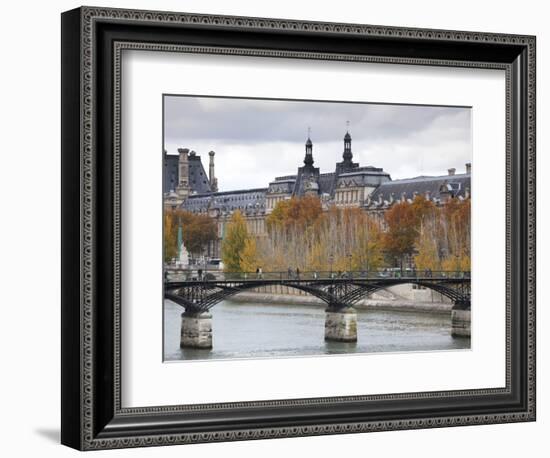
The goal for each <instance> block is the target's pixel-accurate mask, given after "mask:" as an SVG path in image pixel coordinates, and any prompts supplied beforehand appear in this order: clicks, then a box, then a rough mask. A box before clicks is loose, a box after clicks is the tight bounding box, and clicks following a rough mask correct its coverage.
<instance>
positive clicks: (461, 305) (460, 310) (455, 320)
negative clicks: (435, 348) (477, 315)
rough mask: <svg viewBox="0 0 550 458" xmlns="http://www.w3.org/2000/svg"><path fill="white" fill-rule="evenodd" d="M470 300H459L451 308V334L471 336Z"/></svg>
mask: <svg viewBox="0 0 550 458" xmlns="http://www.w3.org/2000/svg"><path fill="white" fill-rule="evenodd" d="M470 317H471V307H470V301H457V302H455V305H454V306H453V308H452V310H451V335H453V336H457V337H470V335H471V319H470Z"/></svg>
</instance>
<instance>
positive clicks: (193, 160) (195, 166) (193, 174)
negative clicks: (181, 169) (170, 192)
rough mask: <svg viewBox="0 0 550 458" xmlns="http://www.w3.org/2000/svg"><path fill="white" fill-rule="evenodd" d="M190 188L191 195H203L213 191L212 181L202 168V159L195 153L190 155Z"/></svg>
mask: <svg viewBox="0 0 550 458" xmlns="http://www.w3.org/2000/svg"><path fill="white" fill-rule="evenodd" d="M189 186H190V187H191V193H197V194H203V193H205V192H211V191H212V189H211V188H210V180H209V179H208V175H207V174H206V172H205V170H204V167H203V166H202V161H201V157H200V156H198V155H197V154H193V152H191V153H190V154H189Z"/></svg>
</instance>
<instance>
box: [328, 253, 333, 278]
mask: <svg viewBox="0 0 550 458" xmlns="http://www.w3.org/2000/svg"><path fill="white" fill-rule="evenodd" d="M332 261H334V255H333V254H332V253H330V254H329V255H328V262H329V263H330V278H332Z"/></svg>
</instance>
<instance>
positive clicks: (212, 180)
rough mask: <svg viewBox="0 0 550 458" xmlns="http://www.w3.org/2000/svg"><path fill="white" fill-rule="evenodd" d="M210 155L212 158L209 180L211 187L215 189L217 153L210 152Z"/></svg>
mask: <svg viewBox="0 0 550 458" xmlns="http://www.w3.org/2000/svg"><path fill="white" fill-rule="evenodd" d="M208 155H209V156H210V163H209V165H208V180H209V181H210V187H211V188H213V187H214V183H215V181H216V176H215V174H214V156H215V155H216V153H215V152H214V151H210V152H209V153H208ZM212 190H213V189H212Z"/></svg>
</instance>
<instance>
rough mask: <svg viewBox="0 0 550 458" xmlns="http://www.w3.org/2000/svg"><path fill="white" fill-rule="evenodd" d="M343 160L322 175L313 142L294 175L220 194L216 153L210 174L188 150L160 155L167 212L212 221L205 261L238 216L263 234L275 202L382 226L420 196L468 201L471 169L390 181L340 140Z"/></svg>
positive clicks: (346, 139)
mask: <svg viewBox="0 0 550 458" xmlns="http://www.w3.org/2000/svg"><path fill="white" fill-rule="evenodd" d="M343 140H344V142H343V143H344V145H343V146H344V149H343V153H342V156H341V158H342V160H341V161H339V162H336V164H335V168H334V170H333V171H332V172H328V173H321V171H320V169H319V168H318V167H315V166H314V164H315V161H314V157H313V142H312V141H311V139H310V138H309V137H308V139H307V141H306V143H305V156H304V160H303V165H302V166H299V167H298V168H297V170H296V173H295V174H292V175H285V176H280V177H276V178H275V179H274V180H273V181H271V182H270V183H268V184H267V187H265V188H257V189H242V190H236V191H224V192H219V191H218V182H217V178H216V177H215V165H214V158H215V153H214V152H213V151H210V152H209V153H208V154H209V173H208V175H207V174H206V171H205V169H204V167H203V165H202V161H201V157H200V156H199V155H197V154H196V153H195V152H194V151H189V150H188V149H186V148H181V149H179V150H178V155H170V154H167V153H166V152H165V153H164V174H163V192H164V206H165V208H168V209H170V208H172V209H175V208H181V209H184V210H188V211H191V212H193V213H203V214H207V215H208V216H210V217H211V218H213V219H214V220H215V221H216V224H217V229H218V239H217V240H216V241H215V242H213V243H212V244H211V245H210V246H209V247H208V250H207V253H206V256H207V257H210V258H219V257H220V255H221V242H222V240H223V238H224V234H225V230H226V226H227V223H228V222H229V220H230V219H231V215H232V214H233V212H235V211H236V210H240V211H241V213H242V214H243V215H244V217H245V219H246V222H247V226H248V230H249V232H250V233H252V234H254V235H256V236H262V235H265V234H266V225H265V218H266V216H267V215H269V213H271V212H272V211H273V209H274V208H275V206H276V205H277V203H278V202H280V201H283V200H286V199H290V198H292V197H294V196H305V195H312V196H317V197H319V198H320V199H321V202H322V205H323V208H324V209H325V210H326V209H328V208H329V207H330V206H331V205H336V206H338V207H358V208H363V209H364V210H365V211H367V212H369V214H371V215H372V216H374V217H376V218H378V219H379V220H380V221H381V223H382V222H383V215H384V212H385V211H387V210H388V209H389V208H390V207H391V206H392V205H393V204H395V203H396V202H399V201H410V202H412V200H413V199H414V198H415V196H416V195H419V194H421V195H424V196H425V197H426V198H427V199H429V200H431V201H433V202H434V203H435V204H436V205H441V204H443V203H445V202H446V201H447V200H448V199H450V198H458V199H466V198H468V197H469V196H470V192H471V185H470V178H471V166H470V164H466V170H465V172H464V173H462V174H457V173H456V171H455V169H449V170H448V174H447V175H443V176H419V177H415V178H409V179H404V180H392V179H391V177H390V174H389V173H388V172H386V171H384V170H383V169H382V168H378V167H373V166H360V164H358V163H356V162H353V153H352V138H351V135H350V133H349V132H346V134H345V136H344V139H343Z"/></svg>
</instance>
